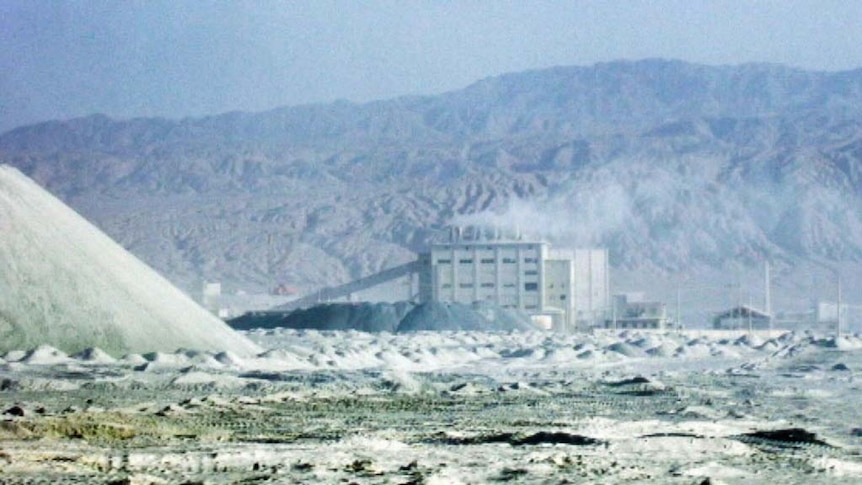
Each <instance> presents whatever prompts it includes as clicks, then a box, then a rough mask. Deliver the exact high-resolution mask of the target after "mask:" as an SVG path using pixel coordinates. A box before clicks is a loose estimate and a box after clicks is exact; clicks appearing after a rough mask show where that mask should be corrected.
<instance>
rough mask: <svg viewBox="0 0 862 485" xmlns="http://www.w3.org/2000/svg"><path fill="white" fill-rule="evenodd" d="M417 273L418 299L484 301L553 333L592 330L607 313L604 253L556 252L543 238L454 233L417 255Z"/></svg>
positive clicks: (606, 276) (596, 251)
mask: <svg viewBox="0 0 862 485" xmlns="http://www.w3.org/2000/svg"><path fill="white" fill-rule="evenodd" d="M418 271H419V295H418V296H419V301H439V302H453V303H473V302H476V301H487V302H491V303H494V304H496V305H498V306H500V307H503V308H507V309H515V310H520V311H523V312H524V313H526V314H528V315H530V316H531V317H532V318H533V320H534V321H535V322H536V323H538V324H540V325H542V326H544V327H545V328H548V329H553V330H557V331H574V330H577V329H583V330H585V329H587V328H591V327H593V326H595V324H596V323H597V322H601V321H602V320H604V318H605V315H606V314H607V309H608V300H609V298H608V288H609V285H608V257H607V250H604V249H579V250H571V251H560V250H553V249H551V247H550V244H549V243H547V242H545V241H541V240H524V239H523V238H521V237H519V236H516V237H515V238H502V237H499V236H498V235H496V233H492V234H490V235H489V234H486V233H484V232H482V231H479V230H476V231H473V233H472V235H471V236H470V237H465V236H462V235H461V232H460V231H457V230H456V231H454V232H453V236H452V237H451V238H450V240H449V241H448V242H446V243H437V244H432V245H431V247H430V250H429V251H428V252H427V253H425V254H422V255H421V256H420V258H419V265H418Z"/></svg>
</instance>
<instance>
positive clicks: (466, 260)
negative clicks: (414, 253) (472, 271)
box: [437, 258, 539, 264]
mask: <svg viewBox="0 0 862 485" xmlns="http://www.w3.org/2000/svg"><path fill="white" fill-rule="evenodd" d="M458 262H459V263H461V264H473V258H461V259H459V260H458ZM479 262H480V263H481V264H494V263H496V262H497V260H496V259H494V258H482V259H480V260H479ZM501 262H502V263H503V264H516V263H517V262H518V260H517V259H515V258H502V259H501ZM524 263H525V264H531V263H532V264H538V263H539V259H538V258H524ZM437 264H452V260H451V259H438V260H437Z"/></svg>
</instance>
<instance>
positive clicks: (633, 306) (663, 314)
mask: <svg viewBox="0 0 862 485" xmlns="http://www.w3.org/2000/svg"><path fill="white" fill-rule="evenodd" d="M669 324H670V320H669V319H668V317H667V305H665V304H664V303H662V302H658V301H646V300H645V299H644V294H643V293H640V292H638V293H621V294H618V295H614V296H613V303H612V307H611V315H610V316H609V318H608V319H607V320H605V322H604V327H605V328H608V329H614V330H618V329H619V330H623V329H649V330H665V329H667V328H668V327H669V326H670V325H669Z"/></svg>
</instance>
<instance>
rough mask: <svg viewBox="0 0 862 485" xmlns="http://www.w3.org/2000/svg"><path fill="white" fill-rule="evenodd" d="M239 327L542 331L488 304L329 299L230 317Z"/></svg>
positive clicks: (524, 318) (520, 315)
mask: <svg viewBox="0 0 862 485" xmlns="http://www.w3.org/2000/svg"><path fill="white" fill-rule="evenodd" d="M228 324H229V325H230V326H231V327H233V328H235V329H237V330H249V329H253V328H266V329H271V328H293V329H307V330H359V331H362V332H393V333H405V332H421V331H456V330H471V331H485V332H509V331H530V330H539V327H537V326H536V325H535V324H534V323H533V322H532V321H531V320H530V317H529V316H527V315H525V314H523V313H520V312H517V311H513V310H507V309H504V308H500V307H498V306H496V305H492V304H489V303H474V304H472V305H464V304H460V303H437V302H432V303H422V304H413V303H409V302H397V303H327V304H323V305H316V306H313V307H311V308H307V309H302V310H296V311H293V312H288V313H285V312H274V311H271V312H250V313H246V314H245V315H242V316H240V317H237V318H234V319H232V320H229V321H228Z"/></svg>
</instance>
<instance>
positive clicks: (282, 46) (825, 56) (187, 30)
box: [0, 0, 862, 131]
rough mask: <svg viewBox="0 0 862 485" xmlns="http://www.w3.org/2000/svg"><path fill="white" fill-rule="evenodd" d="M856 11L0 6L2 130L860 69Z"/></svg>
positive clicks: (744, 6)
mask: <svg viewBox="0 0 862 485" xmlns="http://www.w3.org/2000/svg"><path fill="white" fill-rule="evenodd" d="M860 25H862V2H860V1H857V0H835V1H833V0H810V1H809V0H805V1H803V0H776V1H767V0H762V1H744V0H728V1H698V0H649V1H621V0H620V1H612V0H596V1H568V2H564V1H526V0H521V1H469V0H462V1H445V0H439V1H409V0H395V1H385V0H368V1H358V0H357V1H332V0H314V1H307V2H306V1H290V2H288V1H282V2H277V1H218V2H217V1H206V0H170V1H155V0H146V1H145V0H140V1H133V0H127V1H122V0H111V1H98V0H82V1H68V2H64V1H53V0H50V1H49V0H45V1H41V0H0V131H5V130H7V129H10V128H13V127H15V126H18V125H22V124H28V123H33V122H37V121H42V120H47V119H58V118H59V119H64V118H71V117H75V116H83V115H87V114H92V113H106V114H108V115H111V116H114V117H123V118H125V117H134V116H167V117H171V118H180V117H183V116H200V115H205V114H217V113H221V112H225V111H231V110H245V111H259V110H266V109H270V108H274V107H277V106H283V105H292V104H302V103H309V102H322V101H333V100H336V99H347V100H350V101H357V102H360V101H368V100H372V99H383V98H390V97H395V96H400V95H404V94H434V93H439V92H443V91H448V90H452V89H457V88H461V87H464V86H466V85H468V84H470V83H471V82H473V81H475V80H478V79H481V78H484V77H488V76H493V75H497V74H501V73H504V72H512V71H522V70H526V69H534V68H542V67H549V66H554V65H573V64H578V65H588V64H593V63H596V62H603V61H610V60H617V59H641V58H647V57H663V58H674V59H682V60H686V61H693V62H700V63H706V64H737V63H742V62H752V61H756V62H762V61H763V62H776V63H783V64H788V65H792V66H797V67H802V68H808V69H818V70H843V69H853V68H857V67H862V28H860V27H859V26H860Z"/></svg>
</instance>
